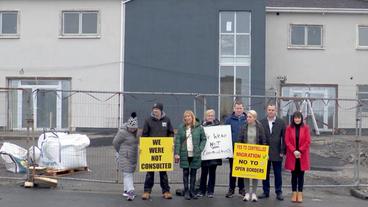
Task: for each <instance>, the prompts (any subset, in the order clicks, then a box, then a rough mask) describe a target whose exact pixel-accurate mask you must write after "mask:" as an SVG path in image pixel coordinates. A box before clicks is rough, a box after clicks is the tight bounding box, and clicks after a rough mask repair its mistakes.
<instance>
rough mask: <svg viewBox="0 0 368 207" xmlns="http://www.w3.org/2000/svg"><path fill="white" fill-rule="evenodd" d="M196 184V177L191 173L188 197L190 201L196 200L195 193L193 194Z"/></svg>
mask: <svg viewBox="0 0 368 207" xmlns="http://www.w3.org/2000/svg"><path fill="white" fill-rule="evenodd" d="M195 182H196V175H195V174H194V173H193V169H192V172H191V173H190V197H191V198H192V199H198V197H197V193H196V192H195V184H196V183H195Z"/></svg>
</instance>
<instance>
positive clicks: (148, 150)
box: [139, 137, 174, 172]
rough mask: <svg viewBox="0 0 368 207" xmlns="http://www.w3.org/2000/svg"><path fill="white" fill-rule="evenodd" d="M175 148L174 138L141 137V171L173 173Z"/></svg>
mask: <svg viewBox="0 0 368 207" xmlns="http://www.w3.org/2000/svg"><path fill="white" fill-rule="evenodd" d="M173 146H174V138H173V137H141V139H140V143H139V171H140V172H153V171H172V170H173V161H174V158H173V154H174V152H173Z"/></svg>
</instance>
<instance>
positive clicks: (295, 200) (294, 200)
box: [291, 191, 298, 203]
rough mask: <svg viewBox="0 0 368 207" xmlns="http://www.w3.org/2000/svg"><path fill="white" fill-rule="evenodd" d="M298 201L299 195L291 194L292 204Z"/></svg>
mask: <svg viewBox="0 0 368 207" xmlns="http://www.w3.org/2000/svg"><path fill="white" fill-rule="evenodd" d="M297 201H298V193H297V192H295V191H293V192H292V194H291V202H293V203H296V202H297Z"/></svg>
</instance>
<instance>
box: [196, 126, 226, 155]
mask: <svg viewBox="0 0 368 207" xmlns="http://www.w3.org/2000/svg"><path fill="white" fill-rule="evenodd" d="M203 129H204V132H205V134H206V138H207V141H206V146H205V148H204V150H203V152H202V160H212V159H222V158H230V157H233V144H232V139H231V128H230V125H220V126H209V127H203Z"/></svg>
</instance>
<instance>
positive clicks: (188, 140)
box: [175, 111, 206, 200]
mask: <svg viewBox="0 0 368 207" xmlns="http://www.w3.org/2000/svg"><path fill="white" fill-rule="evenodd" d="M183 121H184V124H182V125H180V126H179V127H178V132H177V134H176V137H175V162H176V163H177V162H179V161H180V167H181V168H182V169H183V182H184V198H185V199H186V200H190V199H197V198H198V197H197V195H196V193H195V182H196V174H197V169H198V168H200V167H201V153H202V151H203V149H204V147H205V145H206V135H205V134H204V131H203V128H202V126H201V125H200V124H199V123H198V121H197V120H196V118H195V116H194V113H193V112H192V111H185V112H184V120H183ZM189 175H190V176H189ZM189 177H190V178H189ZM189 179H190V188H189Z"/></svg>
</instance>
